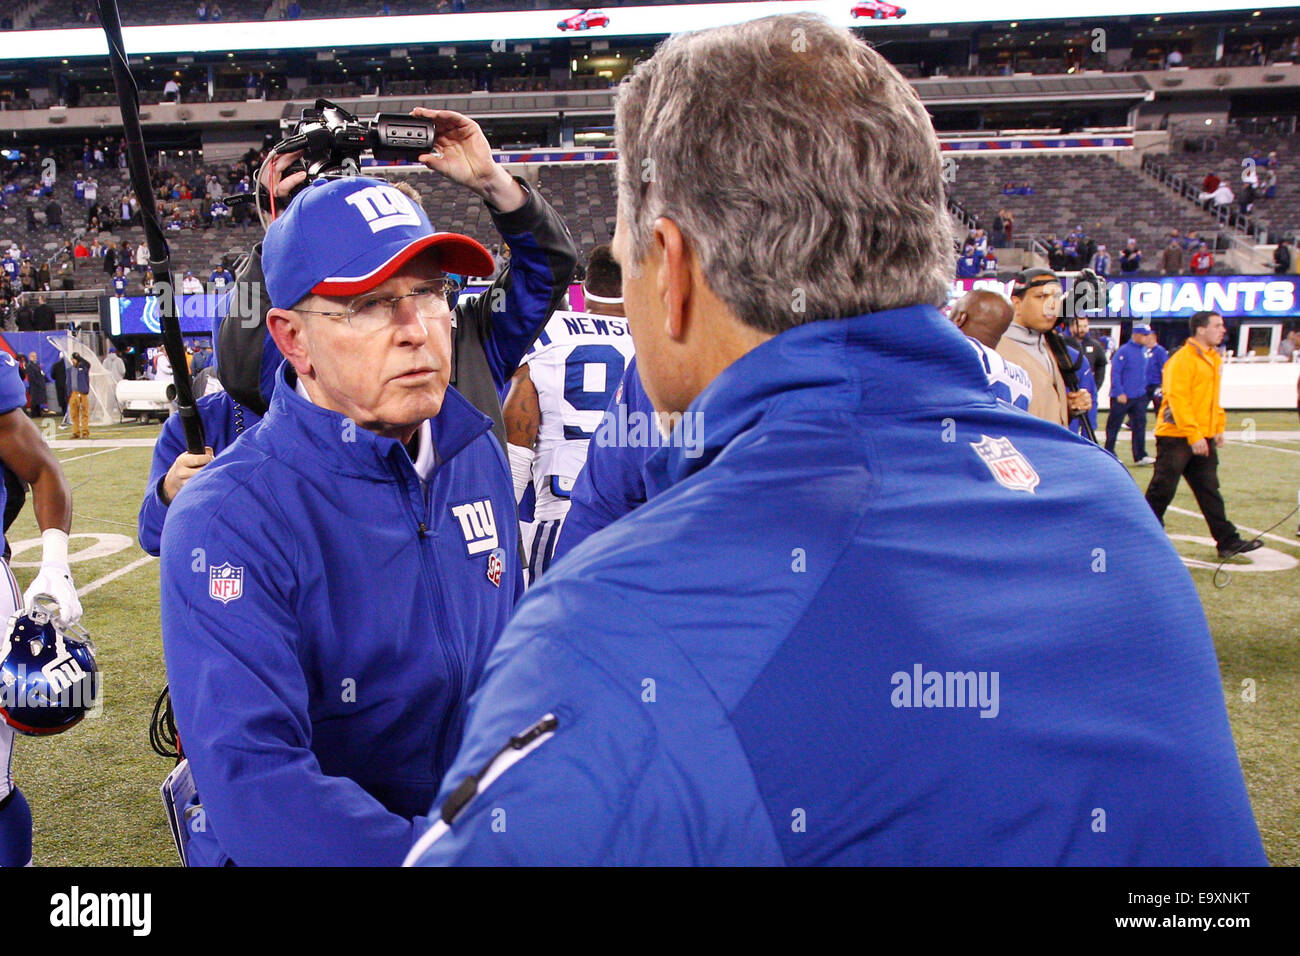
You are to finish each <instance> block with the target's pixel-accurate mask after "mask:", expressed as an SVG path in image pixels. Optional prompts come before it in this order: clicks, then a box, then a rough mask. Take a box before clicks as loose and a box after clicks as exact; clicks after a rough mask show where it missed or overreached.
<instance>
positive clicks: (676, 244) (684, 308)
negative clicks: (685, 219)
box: [652, 217, 695, 342]
mask: <svg viewBox="0 0 1300 956" xmlns="http://www.w3.org/2000/svg"><path fill="white" fill-rule="evenodd" d="M652 245H653V248H654V251H655V252H657V253H658V257H657V258H658V260H659V262H658V265H657V266H656V272H657V275H656V277H655V278H656V286H657V291H658V293H659V298H660V301H661V302H663V306H664V334H665V335H667V336H668V338H669V339H671V340H672V341H674V342H681V341H683V340H684V339H685V338H686V320H687V315H688V311H689V308H690V305H691V295H692V293H693V291H694V290H693V286H692V266H693V264H694V259H695V253H694V250H692V249H691V248H690V246H689V245H688V244H687V242H686V238H685V237H684V236H683V235H682V232H681V230H680V229H678V228H677V223H675V222H673V221H672V220H671V219H665V218H663V217H660V218H658V219H656V220H655V223H654V234H653V238H652Z"/></svg>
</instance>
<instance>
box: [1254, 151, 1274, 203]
mask: <svg viewBox="0 0 1300 956" xmlns="http://www.w3.org/2000/svg"><path fill="white" fill-rule="evenodd" d="M1269 155H1270V156H1272V155H1273V154H1272V153H1270V154H1269ZM1276 196H1277V165H1276V164H1273V165H1270V166H1266V167H1265V168H1264V175H1263V176H1261V177H1260V180H1259V192H1258V194H1257V198H1258V197H1262V198H1264V199H1273V198H1275V197H1276Z"/></svg>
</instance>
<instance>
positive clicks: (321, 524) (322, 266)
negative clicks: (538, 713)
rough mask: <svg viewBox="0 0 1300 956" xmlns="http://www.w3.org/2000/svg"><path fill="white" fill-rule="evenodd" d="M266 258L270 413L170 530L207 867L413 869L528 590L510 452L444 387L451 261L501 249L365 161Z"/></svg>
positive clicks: (184, 717)
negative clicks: (361, 172)
mask: <svg viewBox="0 0 1300 956" xmlns="http://www.w3.org/2000/svg"><path fill="white" fill-rule="evenodd" d="M262 264H263V269H264V271H265V276H266V288H267V292H268V294H269V296H270V300H271V304H272V308H271V309H270V311H269V312H268V314H267V324H268V329H269V332H270V334H271V336H272V337H273V338H274V340H275V344H276V345H277V346H278V347H279V349H280V351H281V352H282V353H283V355H284V356H285V359H286V361H285V362H284V364H283V365H282V366H281V367H280V370H279V372H278V381H277V383H276V387H275V390H274V397H273V398H272V400H271V405H270V409H269V410H268V412H267V415H266V417H265V418H263V419H262V421H261V424H260V425H259V426H258V428H257V429H255V430H253V431H250V432H248V433H246V434H245V435H244V437H243V439H242V440H241V441H239V442H237V443H235V444H234V445H232V446H231V447H230V448H229V449H228V450H227V451H226V453H225V454H223V455H222V456H220V457H219V458H218V459H217V460H216V461H214V462H213V463H212V464H210V465H208V466H207V467H205V468H204V469H203V470H202V472H201V473H199V474H198V475H197V476H196V477H194V478H193V479H192V480H191V481H190V483H189V484H188V485H187V487H186V490H185V494H184V495H182V496H179V497H178V498H177V499H176V501H175V502H174V503H173V504H172V507H171V509H170V513H169V516H168V520H167V522H166V525H165V527H164V531H163V539H162V553H163V562H162V618H163V644H164V650H165V652H166V658H167V672H168V678H169V680H170V683H171V693H172V700H173V704H174V707H175V712H176V723H177V728H178V730H179V732H180V736H181V739H182V740H183V741H184V746H185V753H186V755H187V757H188V759H189V761H190V765H191V770H192V775H193V779H194V783H195V785H196V787H197V796H196V797H194V798H193V799H192V800H191V801H190V806H188V807H183V808H181V810H182V812H184V813H185V814H186V818H187V819H188V820H191V821H193V820H195V819H199V820H201V821H202V823H203V826H202V827H201V828H196V827H194V826H191V827H190V828H189V833H188V837H187V838H188V847H187V851H188V856H189V862H190V863H192V864H212V865H223V864H226V863H228V862H234V863H237V864H240V865H247V864H267V865H287V864H326V863H328V864H331V865H339V864H369V865H382V864H396V863H399V862H401V860H402V857H403V856H404V854H405V853H406V852H407V850H408V849H409V848H410V846H411V844H412V841H413V840H414V839H415V838H416V837H417V836H418V835H419V833H420V832H421V830H422V828H423V823H422V822H421V821H418V820H417V819H416V818H417V816H418V815H419V814H420V813H422V812H424V811H426V810H427V809H428V806H429V804H430V802H431V801H432V798H433V796H434V794H435V793H436V791H437V786H438V782H439V780H440V779H441V777H442V775H443V773H444V771H445V770H446V768H447V766H448V765H449V763H450V760H451V758H452V757H453V756H454V755H455V753H456V748H457V745H458V743H459V739H460V732H461V709H462V704H463V702H464V701H465V699H466V697H467V696H468V695H469V694H470V693H471V692H472V691H473V690H474V688H475V686H476V685H477V682H478V679H479V675H480V673H481V671H482V668H483V665H484V663H485V661H486V659H487V655H488V653H489V651H490V650H491V649H492V646H493V644H494V643H495V641H496V638H497V636H498V635H499V634H500V632H501V630H502V628H503V626H504V625H505V622H506V620H507V618H508V616H509V614H510V611H511V609H512V607H513V605H514V599H515V596H516V594H517V592H518V590H519V589H520V588H521V586H522V578H521V576H520V568H519V561H518V552H517V547H516V536H517V524H516V518H515V510H514V499H513V494H512V486H511V480H510V471H509V468H508V467H507V465H506V460H505V456H504V453H503V452H502V449H501V446H500V444H499V443H498V442H497V441H496V440H495V439H494V438H493V435H492V431H491V428H492V421H491V419H490V418H488V416H487V415H485V414H483V413H482V412H481V411H478V410H477V409H475V408H474V407H473V406H472V405H471V404H470V403H469V402H468V401H467V400H466V399H465V398H464V397H462V396H461V395H460V394H459V393H458V392H457V391H456V390H455V389H454V388H451V387H450V386H449V384H448V381H449V376H450V374H451V365H452V346H451V335H452V328H451V321H452V312H451V309H450V308H449V305H448V294H449V292H450V291H451V290H452V286H451V283H450V282H449V280H448V279H447V273H449V272H457V273H465V274H469V275H485V274H487V273H490V272H491V271H492V266H493V263H492V258H491V256H490V255H489V254H488V252H487V250H485V249H484V248H483V247H482V246H481V245H479V244H478V243H477V242H475V241H474V240H473V239H470V238H469V237H467V236H463V235H458V234H455V233H447V232H435V230H434V229H433V226H432V225H431V224H430V223H429V220H428V218H427V217H426V215H425V213H424V211H423V210H422V209H421V208H420V206H419V205H418V204H417V203H415V202H412V201H411V200H410V199H409V198H408V197H407V196H406V195H405V194H403V193H402V192H400V191H399V190H398V189H396V188H395V187H393V186H391V185H389V184H387V183H384V182H381V181H378V180H372V179H366V178H361V177H354V178H344V179H333V180H324V179H322V180H318V181H316V182H314V183H312V184H311V185H310V186H309V187H308V188H306V189H305V190H303V191H302V192H301V193H300V194H299V195H298V196H297V197H296V198H295V199H294V201H293V202H292V204H291V205H290V206H289V208H288V209H287V210H286V212H285V213H284V214H283V215H282V216H281V217H280V218H279V219H277V220H276V221H275V222H274V223H273V224H272V225H271V227H270V229H269V230H268V231H267V235H266V240H265V242H264V244H263V248H262ZM380 610H382V614H380V613H377V612H378V611H380ZM198 806H202V808H203V811H202V813H201V814H200V813H199V812H198V811H197V810H196V807H198Z"/></svg>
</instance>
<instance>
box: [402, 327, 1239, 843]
mask: <svg viewBox="0 0 1300 956" xmlns="http://www.w3.org/2000/svg"><path fill="white" fill-rule="evenodd" d="M691 410H694V411H698V412H700V413H702V414H703V416H704V418H703V420H704V422H705V423H706V427H705V430H704V438H705V449H704V454H703V455H702V456H700V457H699V458H696V459H691V458H688V457H686V455H685V454H684V451H685V450H684V449H683V448H680V447H671V446H670V447H665V448H661V449H659V450H657V451H656V452H655V453H654V455H652V456H651V459H650V461H649V463H648V466H647V470H648V475H647V477H648V479H649V483H650V500H649V501H648V502H647V503H646V504H645V505H643V506H642V507H640V508H638V509H637V510H636V511H634V512H633V513H632V514H630V515H628V516H627V517H625V518H623V519H622V520H620V521H618V522H617V523H615V524H613V525H611V526H609V527H608V528H606V529H605V530H603V531H601V532H600V533H599V534H595V535H593V536H592V537H590V538H589V539H587V541H586V542H584V543H583V544H582V545H581V546H580V547H578V548H577V549H575V550H574V551H572V552H570V553H569V554H568V555H567V556H566V557H564V558H563V559H562V560H560V561H558V562H557V563H556V564H555V565H553V566H552V567H551V569H550V571H549V572H548V573H547V575H546V576H545V577H543V578H542V579H541V581H540V582H539V583H538V585H537V586H536V587H534V588H532V589H531V590H530V591H529V592H528V593H527V595H526V596H525V597H524V599H523V600H522V601H521V602H520V605H519V608H518V611H517V613H516V614H515V616H514V618H513V619H512V621H511V623H510V625H509V627H508V628H507V629H506V632H505V634H504V635H503V636H502V638H501V642H500V643H499V644H498V646H497V649H496V650H495V651H494V653H493V656H492V660H491V661H490V662H489V665H488V670H487V673H486V675H485V678H484V681H483V684H482V686H481V687H480V689H479V690H478V692H477V693H476V694H475V696H474V698H473V699H472V700H471V702H470V713H469V717H468V722H467V725H466V730H465V738H464V743H463V744H462V746H461V750H460V753H459V755H458V756H457V758H456V762H455V764H454V765H453V766H452V768H451V770H450V772H449V773H448V775H447V778H446V780H445V781H444V782H443V787H442V790H441V792H440V794H439V799H438V802H437V804H435V807H434V812H435V814H436V815H437V818H436V820H435V821H434V825H433V826H432V827H431V828H430V829H429V830H428V831H427V832H426V834H425V836H424V837H422V838H421V840H420V841H419V842H418V843H417V844H416V846H415V847H414V848H413V851H412V853H411V855H410V856H409V858H408V862H420V863H424V864H446V863H463V864H488V863H517V864H568V863H572V864H760V865H761V864H1011V865H1017V864H1081V865H1089V864H1103V865H1106V864H1126V865H1169V864H1208V865H1236V864H1263V863H1264V862H1265V858H1264V853H1263V849H1262V846H1261V844H1260V839H1259V834H1258V832H1257V830H1256V827H1255V822H1254V819H1253V818H1252V815H1251V809H1250V803H1249V801H1248V799H1247V796H1246V788H1245V785H1244V781H1243V779H1242V774H1241V768H1240V766H1239V765H1238V762H1237V754H1236V751H1235V749H1234V746H1233V741H1232V736H1231V734H1230V732H1229V729H1228V718H1227V710H1226V707H1225V705H1224V696H1223V683H1222V680H1221V679H1220V676H1219V669H1218V664H1217V662H1216V660H1215V652H1214V645H1213V643H1212V642H1211V639H1210V634H1209V630H1208V628H1207V626H1206V621H1205V616H1204V614H1203V612H1202V610H1201V602H1200V600H1199V598H1198V596H1197V593H1196V589H1195V587H1194V586H1193V584H1192V580H1191V576H1190V575H1189V573H1188V571H1187V569H1186V568H1185V567H1184V566H1183V564H1182V562H1181V561H1180V560H1179V558H1178V555H1177V554H1176V553H1175V551H1174V549H1173V547H1172V546H1171V545H1170V543H1169V541H1168V539H1167V538H1166V537H1165V534H1164V532H1163V531H1162V529H1161V528H1160V525H1159V523H1158V522H1157V521H1156V520H1155V517H1154V516H1153V515H1152V513H1151V509H1150V508H1149V507H1147V505H1146V503H1145V502H1144V501H1143V500H1142V494H1141V492H1140V491H1138V489H1137V488H1136V487H1135V486H1134V484H1133V481H1132V479H1131V478H1130V477H1129V475H1128V472H1127V470H1126V469H1125V468H1124V467H1123V466H1122V465H1120V464H1119V463H1118V462H1117V461H1115V459H1114V458H1113V457H1111V456H1110V455H1108V454H1107V453H1106V452H1105V451H1104V450H1103V449H1101V448H1099V447H1097V446H1096V445H1093V444H1091V443H1089V442H1085V441H1083V440H1081V439H1079V438H1077V437H1075V436H1072V435H1070V434H1069V433H1068V432H1067V431H1066V430H1065V429H1063V428H1060V427H1059V426H1057V425H1055V424H1052V423H1049V422H1044V421H1040V420H1038V419H1036V418H1033V417H1032V416H1030V415H1026V414H1024V413H1023V412H1020V411H1018V410H1015V409H1012V408H1010V407H1008V406H1006V405H1004V404H1000V403H998V402H996V401H995V400H994V398H993V395H992V392H991V391H990V389H989V386H988V383H987V381H986V380H985V377H984V371H983V369H982V368H981V367H980V364H979V362H978V361H977V359H976V358H975V356H974V355H973V354H972V353H971V350H970V347H969V346H968V345H966V343H965V342H963V341H961V332H960V331H958V330H957V329H956V328H955V327H954V326H952V324H951V323H949V322H947V321H946V320H945V319H944V318H943V316H942V315H941V314H940V313H939V312H938V310H937V309H934V308H931V307H929V306H924V307H914V308H906V309H898V310H894V311H889V312H882V313H878V314H875V315H865V316H858V317H855V318H849V319H845V320H838V321H836V320H831V321H821V322H813V323H809V324H807V325H804V326H800V327H798V328H795V329H792V330H790V331H787V332H784V333H782V334H780V335H778V336H776V337H775V338H773V339H771V340H770V341H768V342H765V343H764V344H762V345H760V346H759V347H757V348H755V349H753V350H752V351H750V352H749V353H748V354H746V355H745V356H743V357H741V358H740V359H738V360H737V361H735V362H734V363H733V364H732V365H731V366H730V367H729V368H727V369H726V370H725V371H724V372H722V374H721V375H719V376H718V378H717V379H715V380H714V381H713V383H712V384H711V385H709V387H708V388H706V389H705V390H704V392H703V393H701V395H700V396H699V397H698V398H697V399H696V400H695V401H694V402H693V403H692V405H691ZM1098 549H1102V550H1101V551H1099V550H1098ZM1103 560H1104V564H1102V563H1099V562H1101V561H1103ZM1081 597H1082V598H1084V599H1085V600H1086V601H1087V602H1088V603H1089V604H1090V605H1092V606H1097V607H1105V608H1107V609H1109V611H1110V613H1109V614H1108V615H1107V616H1106V620H1105V621H1104V622H1098V623H1097V624H1096V626H1095V627H1093V628H1091V629H1087V630H1085V631H1082V632H1081V631H1080V630H1079V629H1078V628H1077V627H1075V626H1073V625H1072V623H1071V622H1072V621H1073V620H1074V616H1072V612H1071V609H1072V608H1075V607H1077V606H1078V604H1079V601H1080V599H1081ZM932 674H933V675H936V676H933V677H932V676H931V675H932ZM949 675H952V676H949ZM967 675H968V676H967ZM918 678H919V680H918ZM995 680H996V682H995ZM548 715H549V717H550V718H551V719H547V717H548ZM539 722H541V723H540V724H539ZM525 731H529V732H527V733H525ZM512 735H519V736H518V739H517V740H516V742H515V745H514V746H508V742H509V741H510V738H511V736H512ZM503 748H505V749H504V751H503ZM499 752H501V753H500V755H499V756H495V757H494V755H498V753H499ZM471 774H476V775H481V776H480V779H479V781H478V783H477V784H475V783H474V782H473V781H469V782H467V781H468V778H469V777H470V775H471ZM475 790H477V791H479V793H478V795H477V796H475V795H474V793H475ZM448 818H450V829H448V827H447V819H448ZM502 823H504V826H502V825H500V824H502Z"/></svg>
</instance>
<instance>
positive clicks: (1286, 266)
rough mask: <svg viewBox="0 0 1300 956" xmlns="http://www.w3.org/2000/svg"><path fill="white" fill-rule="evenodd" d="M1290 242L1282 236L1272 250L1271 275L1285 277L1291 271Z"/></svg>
mask: <svg viewBox="0 0 1300 956" xmlns="http://www.w3.org/2000/svg"><path fill="white" fill-rule="evenodd" d="M1291 262H1292V252H1291V240H1290V239H1288V238H1287V237H1286V236H1283V237H1282V239H1281V240H1280V241H1279V242H1278V244H1277V245H1276V246H1275V247H1274V248H1273V274H1274V275H1286V274H1287V273H1288V272H1290V271H1291Z"/></svg>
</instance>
